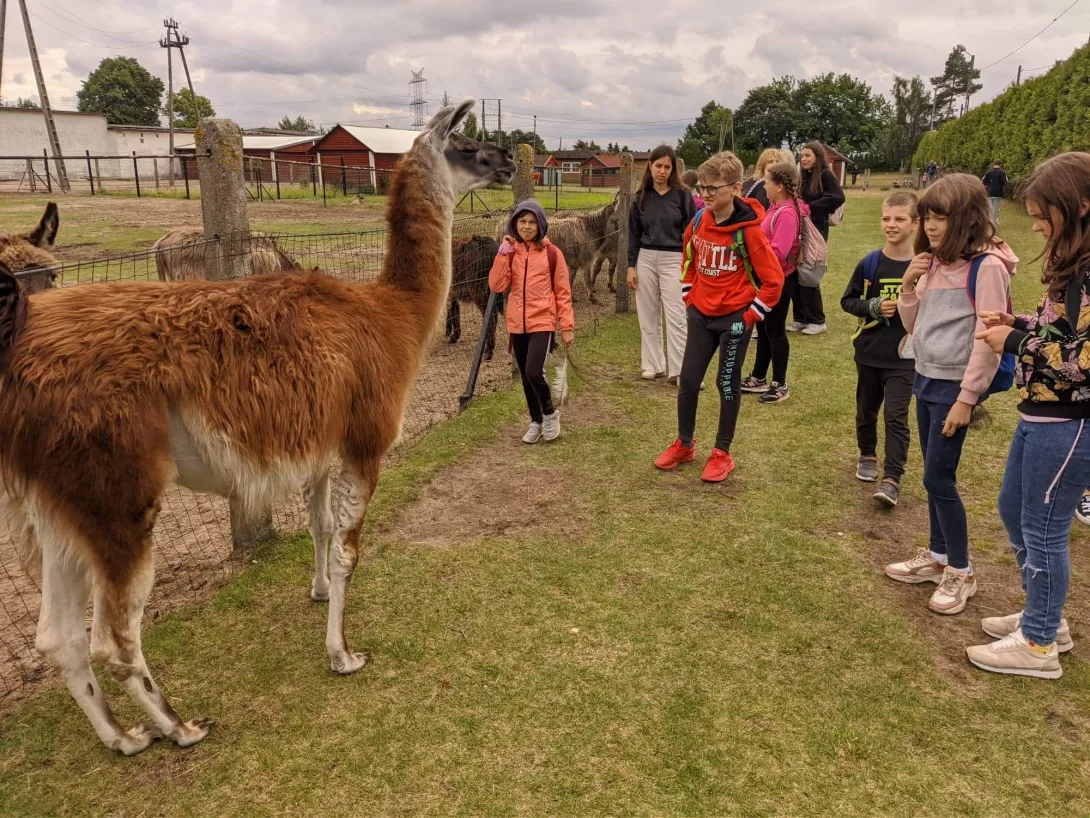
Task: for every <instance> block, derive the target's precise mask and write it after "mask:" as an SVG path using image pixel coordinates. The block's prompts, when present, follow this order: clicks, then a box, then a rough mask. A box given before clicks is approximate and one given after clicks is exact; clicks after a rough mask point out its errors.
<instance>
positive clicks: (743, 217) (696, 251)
mask: <svg viewBox="0 0 1090 818" xmlns="http://www.w3.org/2000/svg"><path fill="white" fill-rule="evenodd" d="M764 215H765V211H764V208H763V207H761V203H760V202H758V201H757V200H756V199H743V198H741V197H738V198H736V199H735V200H734V211H733V212H732V213H731V215H730V218H728V219H727V220H726V221H725V222H724V223H723V224H716V223H715V217H714V216H713V215H712V212H711V211H710V210H704V211H703V213H701V214H700V216H701V218H700V223H699V224H698V225H697V228H696V234H695V235H693V225H692V224H690V225H689V226H688V227H687V228H686V229H685V240H684V242H683V246H684V247H685V258H684V261H683V262H682V268H681V293H682V296H683V297H684V299H685V303H686V304H687V305H688V306H690V307H695V308H696V309H697V310H699V311H700V312H701V313H703V314H704V315H707V316H718V315H730V314H731V313H732V312H738V311H739V310H745V314H744V320H745V322H746V326H749V327H752V326H753V325H754V324H755V323H757V322H758V321H763V320H764V318H765V316H766V315H768V313H769V311H770V310H771V309H772V308H773V307H774V306H776V302H777V301H779V300H780V293H781V292H782V291H783V269H782V268H781V267H780V262H779V260H778V259H777V258H776V254H775V253H774V252H773V251H772V245H770V244H769V243H768V237H767V236H766V235H765V233H764V231H763V230H761V219H763V218H764ZM694 221H695V220H694Z"/></svg>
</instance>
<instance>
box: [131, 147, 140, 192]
mask: <svg viewBox="0 0 1090 818" xmlns="http://www.w3.org/2000/svg"><path fill="white" fill-rule="evenodd" d="M132 175H133V178H134V179H136V198H137V199H139V198H140V165H139V164H138V163H137V161H136V151H133V152H132Z"/></svg>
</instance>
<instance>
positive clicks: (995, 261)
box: [897, 239, 1018, 406]
mask: <svg viewBox="0 0 1090 818" xmlns="http://www.w3.org/2000/svg"><path fill="white" fill-rule="evenodd" d="M984 255H985V256H986V258H985V259H984V261H983V262H982V263H981V265H980V271H979V273H978V274H977V282H976V306H975V308H974V306H973V302H972V300H971V299H970V297H969V290H968V282H969V268H970V267H971V264H972V262H971V261H968V260H965V259H961V260H958V261H957V262H955V263H954V264H945V263H943V262H941V261H939V260H938V259H935V260H934V261H932V263H931V269H930V270H928V272H927V273H925V274H924V275H923V276H921V278H920V280H919V281H917V282H916V289H915V291H914V292H912V291H910V292H904V291H903V290H902V292H901V296H900V298H899V299H898V300H897V312H898V313H899V314H900V316H901V321H902V322H904V325H905V329H906V330H907V331H908V332H909V333H910V334H911V335H912V349H913V353H914V354H915V356H916V371H917V372H918V373H919V374H921V375H923V376H925V377H928V378H937V379H940V380H947V381H960V382H961V393H960V394H959V395H958V400H959V401H960V402H962V403H967V404H969V405H970V406H976V404H977V403H979V402H980V396H981V395H982V394H983V393H984V392H985V391H986V390H987V389H988V386H989V385H990V384H991V382H992V378H994V377H995V373H996V372H997V371H998V369H999V355H997V354H996V353H994V352H992V350H991V347H989V346H988V344H987V343H985V342H984V341H976V340H974V337H973V336H974V335H975V334H976V333H978V332H982V331H983V330H984V324H983V322H982V321H981V320H980V315H981V313H985V312H993V311H994V312H1009V311H1010V310H1009V309H1008V301H1009V299H1010V291H1011V276H1012V275H1014V273H1015V270H1016V269H1017V267H1018V256H1016V255H1015V254H1014V252H1013V251H1012V250H1011V248H1010V247H1008V246H1007V244H1006V242H1004V241H1002V240H1000V239H997V240H996V243H995V244H994V245H993V246H991V247H989V248H988V249H987V250H985V251H984Z"/></svg>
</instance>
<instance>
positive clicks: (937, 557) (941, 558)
mask: <svg viewBox="0 0 1090 818" xmlns="http://www.w3.org/2000/svg"><path fill="white" fill-rule="evenodd" d="M931 559H933V560H934V561H935V562H937V563H938V564H939V565H943V566H945V565H949V564H950V558H949V557H948V556H946V554H936V553H935V552H934V551H932V552H931Z"/></svg>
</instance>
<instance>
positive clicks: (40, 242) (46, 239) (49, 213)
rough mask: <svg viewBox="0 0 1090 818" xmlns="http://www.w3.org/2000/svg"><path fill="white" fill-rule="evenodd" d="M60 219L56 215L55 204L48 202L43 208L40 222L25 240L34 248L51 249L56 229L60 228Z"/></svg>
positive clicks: (55, 236)
mask: <svg viewBox="0 0 1090 818" xmlns="http://www.w3.org/2000/svg"><path fill="white" fill-rule="evenodd" d="M60 223H61V217H60V215H59V214H58V213H57V203H56V202H50V203H49V204H48V205H46V207H45V213H43V214H42V219H41V221H39V222H38V226H37V227H35V228H34V229H33V230H32V231H31V232H30V233H28V234H27V237H26V240H27V241H28V242H30V243H31V244H33V245H34V246H35V247H52V246H53V242H54V241H55V240H56V238H57V228H58V227H60Z"/></svg>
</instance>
